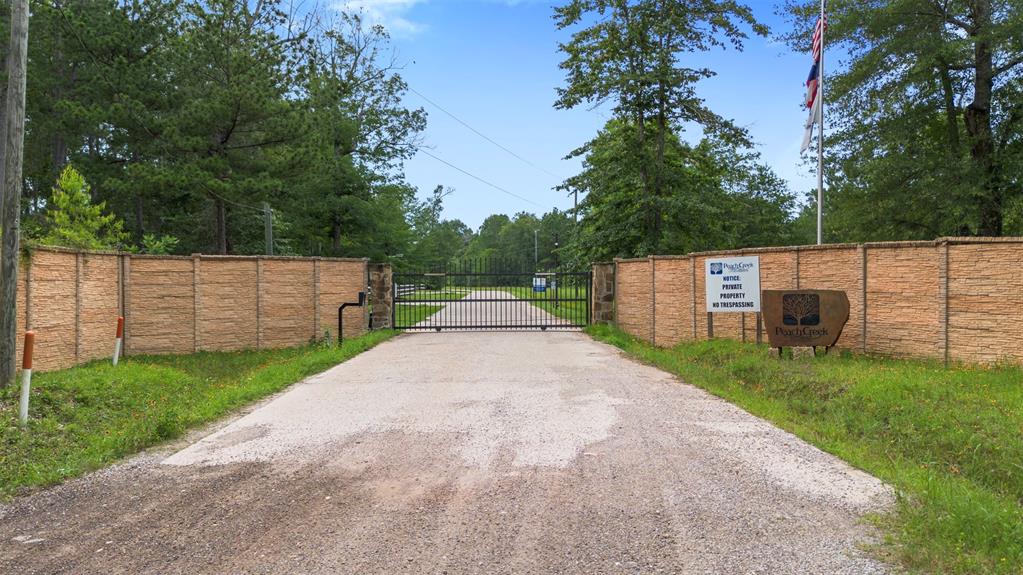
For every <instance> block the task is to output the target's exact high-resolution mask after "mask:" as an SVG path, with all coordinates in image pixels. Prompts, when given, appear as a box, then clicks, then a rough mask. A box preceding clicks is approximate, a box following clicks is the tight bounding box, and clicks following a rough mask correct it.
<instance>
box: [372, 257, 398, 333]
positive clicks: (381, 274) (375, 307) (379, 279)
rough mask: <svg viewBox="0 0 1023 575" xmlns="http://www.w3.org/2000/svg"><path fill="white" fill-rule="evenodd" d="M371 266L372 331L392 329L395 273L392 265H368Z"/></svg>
mask: <svg viewBox="0 0 1023 575" xmlns="http://www.w3.org/2000/svg"><path fill="white" fill-rule="evenodd" d="M368 266H369V289H370V296H369V305H370V308H369V311H370V317H371V318H372V321H371V322H370V326H369V328H370V329H388V328H390V327H391V309H392V307H393V306H394V301H392V298H393V297H394V290H392V289H391V281H392V279H393V273H392V271H391V264H368Z"/></svg>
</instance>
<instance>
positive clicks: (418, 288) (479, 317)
mask: <svg viewBox="0 0 1023 575" xmlns="http://www.w3.org/2000/svg"><path fill="white" fill-rule="evenodd" d="M591 275H592V274H591V273H590V272H588V271H585V272H573V271H564V270H559V269H551V270H537V269H536V268H534V267H533V266H532V264H529V265H528V266H527V265H523V264H517V263H514V262H506V261H499V260H492V259H478V260H466V261H459V262H455V263H452V264H449V265H447V266H445V267H444V268H443V269H433V270H431V271H422V270H419V271H396V272H394V279H393V282H394V283H393V290H394V293H393V300H392V301H393V304H394V305H393V306H392V308H391V309H392V311H391V313H392V318H391V320H392V321H391V325H393V326H394V328H395V329H402V330H436V331H441V330H548V329H578V328H581V327H585V326H586V325H587V324H589V322H590V289H591Z"/></svg>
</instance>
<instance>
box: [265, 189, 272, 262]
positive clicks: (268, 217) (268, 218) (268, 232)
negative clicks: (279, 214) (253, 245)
mask: <svg viewBox="0 0 1023 575" xmlns="http://www.w3.org/2000/svg"><path fill="white" fill-rule="evenodd" d="M263 237H264V239H265V240H266V255H268V256H272V255H274V212H273V210H271V209H270V202H263Z"/></svg>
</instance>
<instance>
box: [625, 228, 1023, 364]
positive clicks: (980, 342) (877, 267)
mask: <svg viewBox="0 0 1023 575" xmlns="http://www.w3.org/2000/svg"><path fill="white" fill-rule="evenodd" d="M739 255H758V256H760V285H761V289H795V288H806V289H811V288H816V289H837V290H842V291H845V292H846V294H847V295H848V297H849V303H850V317H849V323H847V324H846V327H845V329H844V330H843V332H842V337H841V338H840V339H839V342H838V346H839V347H842V348H846V349H853V350H857V351H861V352H869V353H881V354H886V355H894V356H907V357H925V358H935V359H942V360H946V361H949V360H950V361H964V362H982V363H992V362H997V361H1011V362H1021V361H1023V273H1021V272H1023V238H942V239H939V240H936V241H934V242H884V243H868V244H862V245H849V244H844V245H828V246H800V247H792V248H759V249H747V250H737V251H729V252H707V253H699V254H691V255H688V256H651V257H648V258H642V259H629V260H616V262H615V267H616V269H615V272H614V273H615V283H616V287H617V289H616V301H615V310H616V322H617V324H618V326H619V327H621V328H622V329H624V330H625V331H627V332H629V333H631V334H632V335H634V336H636V337H638V338H640V339H643V340H645V341H649V342H651V343H654V344H655V345H660V346H671V345H674V344H676V343H679V342H683V341H692V340H694V339H706V338H707V337H708V328H709V326H708V317H707V315H708V314H707V313H706V296H705V293H704V291H705V285H704V266H705V263H704V262H705V261H706V260H707V259H708V258H710V257H719V256H739ZM757 325H758V324H757V316H756V314H753V313H717V314H714V318H713V335H714V337H727V338H732V339H739V340H743V341H755V340H756V339H757V335H758V334H757ZM761 335H763V334H762V333H761ZM765 339H766V338H765Z"/></svg>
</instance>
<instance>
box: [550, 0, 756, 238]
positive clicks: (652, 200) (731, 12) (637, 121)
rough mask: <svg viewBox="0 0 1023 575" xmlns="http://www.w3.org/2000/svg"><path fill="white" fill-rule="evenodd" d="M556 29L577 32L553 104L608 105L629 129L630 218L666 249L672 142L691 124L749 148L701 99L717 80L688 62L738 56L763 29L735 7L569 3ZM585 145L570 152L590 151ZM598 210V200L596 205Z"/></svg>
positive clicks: (714, 1) (612, 0)
mask: <svg viewBox="0 0 1023 575" xmlns="http://www.w3.org/2000/svg"><path fill="white" fill-rule="evenodd" d="M555 21H556V22H557V26H558V28H559V29H573V30H574V31H573V33H572V37H571V40H570V41H569V42H567V43H564V44H562V45H561V50H562V52H564V54H565V59H564V61H563V62H562V63H561V68H562V69H563V70H565V72H566V85H565V86H564V87H563V88H560V89H559V90H558V99H557V102H556V103H555V106H556V107H558V108H574V107H576V106H579V105H584V104H585V105H600V104H604V103H609V104H610V105H611V106H612V109H613V110H614V114H615V116H616V117H617V118H620V119H622V120H623V121H624V122H626V123H627V125H628V126H629V129H628V131H627V132H620V133H619V135H627V136H628V137H629V138H630V140H629V141H628V142H623V144H624V148H623V149H622V150H621V152H623V153H625V154H627V156H628V158H629V162H631V163H632V164H634V165H635V166H636V170H635V171H634V172H633V174H632V176H634V177H635V181H634V182H631V183H630V184H629V185H631V186H634V187H635V188H637V189H638V190H641V191H642V197H641V198H639V202H638V205H634V206H630V208H629V209H630V212H631V211H634V210H638V212H637V213H636V214H635V216H636V217H634V218H630V220H629V221H630V226H632V227H633V228H634V229H632V230H631V231H630V232H629V233H633V234H637V239H636V243H638V244H642V246H643V249H645V250H650V251H661V250H662V249H663V248H662V245H661V244H662V241H663V238H664V233H663V231H664V229H663V228H664V213H663V211H662V210H661V209H659V206H660V205H661V204H662V203H663V202H665V201H671V199H670V197H671V196H672V194H673V188H674V187H673V182H672V180H673V179H674V178H675V177H676V175H675V174H673V173H672V171H671V169H670V167H669V164H670V161H669V155H670V151H669V147H670V146H671V141H670V140H671V139H672V138H673V137H674V136H677V135H678V134H680V133H682V132H683V131H684V130H685V129H686V128H687V127H691V126H696V127H698V128H700V129H701V130H702V131H703V132H705V133H706V134H708V135H710V136H712V137H715V138H717V139H720V140H722V141H725V142H728V143H729V144H733V145H739V146H745V145H748V140H747V138H746V134H745V132H744V131H743V130H741V129H738V128H737V127H736V126H735V125H734V124H732V122H730V121H729V120H727V119H725V118H723V117H721V116H720V115H718V114H717V113H715V112H714V111H713V110H712V109H711V108H710V107H709V106H708V105H707V104H706V103H705V102H704V100H703V99H701V98H700V97H699V95H698V94H697V85H698V83H699V82H700V80H703V79H706V78H709V77H711V76H713V75H714V71H713V70H711V69H709V68H707V67H700V66H697V67H694V66H691V65H689V64H688V62H689V61H691V59H690V58H688V56H691V55H693V54H696V53H700V52H704V51H707V50H710V49H713V48H717V47H725V46H728V45H730V46H732V47H734V48H736V49H742V46H743V41H744V40H746V39H747V37H748V32H749V31H753V32H754V33H756V34H760V35H766V34H767V29H766V28H765V27H764V26H762V25H761V24H759V23H758V22H757V21H756V20H755V19H754V17H753V15H752V13H751V11H750V9H749V8H748V7H747V6H745V5H744V4H741V3H739V2H736V1H733V0H720V1H718V0H571V1H570V2H568V3H567V4H565V5H563V6H560V7H557V8H555ZM587 149H588V148H587V147H583V148H580V149H579V150H578V151H577V152H576V153H574V154H573V155H580V154H585V153H586V152H587ZM591 203H592V202H591Z"/></svg>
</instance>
